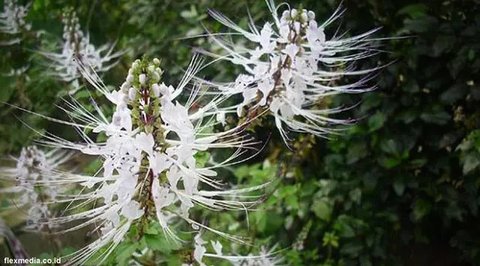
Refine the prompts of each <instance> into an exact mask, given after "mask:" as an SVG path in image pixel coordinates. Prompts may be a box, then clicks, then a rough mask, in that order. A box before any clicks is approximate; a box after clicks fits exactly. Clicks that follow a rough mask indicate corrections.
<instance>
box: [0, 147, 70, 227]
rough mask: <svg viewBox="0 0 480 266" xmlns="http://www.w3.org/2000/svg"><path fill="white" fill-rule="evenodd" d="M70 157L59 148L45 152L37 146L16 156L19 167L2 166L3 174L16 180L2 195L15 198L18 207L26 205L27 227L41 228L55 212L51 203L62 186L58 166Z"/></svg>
mask: <svg viewBox="0 0 480 266" xmlns="http://www.w3.org/2000/svg"><path fill="white" fill-rule="evenodd" d="M69 158H70V156H69V154H66V153H65V152H59V151H56V150H53V151H50V152H48V153H45V152H43V151H41V150H40V149H38V148H37V147H36V146H29V147H26V148H23V149H22V151H21V153H20V156H19V157H18V158H14V160H15V162H16V166H15V167H2V168H0V171H1V174H0V178H2V179H4V180H6V181H7V182H10V183H13V184H12V185H11V186H8V187H5V188H2V189H1V190H0V191H1V193H2V195H6V196H9V197H12V196H13V197H12V198H13V199H15V200H14V201H15V204H14V206H13V207H15V208H18V207H20V208H25V209H26V212H27V229H29V230H36V231H41V230H43V229H45V228H44V226H43V225H44V223H45V221H46V220H48V219H50V218H51V216H52V213H51V212H50V209H49V204H51V203H52V202H54V201H55V200H56V198H57V196H58V193H59V192H60V191H59V188H58V187H56V186H55V185H54V183H55V180H54V178H55V176H56V172H57V168H58V167H59V166H60V165H61V164H63V163H64V162H66V161H67V160H68V159H69Z"/></svg>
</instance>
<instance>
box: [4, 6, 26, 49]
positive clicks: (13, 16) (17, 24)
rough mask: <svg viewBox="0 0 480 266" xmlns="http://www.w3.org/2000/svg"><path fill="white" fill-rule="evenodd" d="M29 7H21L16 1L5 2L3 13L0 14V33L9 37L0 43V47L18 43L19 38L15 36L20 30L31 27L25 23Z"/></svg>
mask: <svg viewBox="0 0 480 266" xmlns="http://www.w3.org/2000/svg"><path fill="white" fill-rule="evenodd" d="M28 8H29V6H28V5H27V6H22V5H19V4H18V3H17V0H5V1H4V2H3V11H2V12H1V13H0V32H1V33H4V34H8V35H10V36H11V37H12V38H9V39H8V40H7V41H2V42H0V45H12V44H15V43H19V42H20V41H21V38H20V37H18V36H17V35H18V34H20V33H21V32H22V30H30V28H31V25H30V24H28V23H27V22H26V21H25V17H26V16H27V13H28Z"/></svg>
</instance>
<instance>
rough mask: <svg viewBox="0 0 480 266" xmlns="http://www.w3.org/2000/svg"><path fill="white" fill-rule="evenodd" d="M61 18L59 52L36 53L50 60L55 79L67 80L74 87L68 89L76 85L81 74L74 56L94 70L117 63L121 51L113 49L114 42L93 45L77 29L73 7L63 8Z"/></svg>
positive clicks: (78, 28)
mask: <svg viewBox="0 0 480 266" xmlns="http://www.w3.org/2000/svg"><path fill="white" fill-rule="evenodd" d="M62 22H63V24H64V28H63V42H62V44H61V47H62V48H61V49H62V50H61V52H60V53H55V52H40V53H41V54H42V55H43V56H45V57H46V58H47V59H48V60H49V61H50V62H48V64H47V66H49V67H51V68H52V71H50V72H49V74H50V75H52V76H54V77H56V78H58V79H59V80H62V81H66V82H70V83H71V84H72V85H73V87H74V89H73V90H72V91H71V93H74V92H76V90H77V89H78V88H79V83H78V79H79V78H80V77H81V73H80V71H79V69H78V68H77V66H78V62H75V60H78V61H80V63H81V64H83V65H86V66H89V67H90V68H92V69H93V70H94V71H96V72H105V71H108V70H109V69H111V68H112V67H114V66H115V65H116V64H117V63H118V58H119V57H120V56H121V55H122V54H123V53H124V52H123V51H120V52H113V48H114V45H110V44H105V45H102V46H100V48H95V46H93V45H92V44H91V43H90V37H89V35H88V34H84V33H83V32H82V31H81V30H80V24H79V21H78V17H77V16H76V14H75V12H74V11H70V12H65V14H64V15H63V19H62ZM127 81H128V79H127ZM129 82H131V81H129Z"/></svg>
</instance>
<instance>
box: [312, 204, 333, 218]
mask: <svg viewBox="0 0 480 266" xmlns="http://www.w3.org/2000/svg"><path fill="white" fill-rule="evenodd" d="M310 209H311V210H312V211H313V213H314V214H315V215H316V216H317V217H318V218H320V219H322V220H324V221H326V222H328V221H330V218H331V216H332V207H331V204H330V203H328V202H327V200H326V199H321V200H317V201H314V202H313V205H312V207H311V208H310Z"/></svg>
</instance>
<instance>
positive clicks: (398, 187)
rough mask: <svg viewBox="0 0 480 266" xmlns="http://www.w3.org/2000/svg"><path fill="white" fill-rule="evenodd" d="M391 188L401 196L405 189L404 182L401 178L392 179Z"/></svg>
mask: <svg viewBox="0 0 480 266" xmlns="http://www.w3.org/2000/svg"><path fill="white" fill-rule="evenodd" d="M393 189H394V190H395V193H396V194H397V195H398V196H402V195H403V192H404V191H405V182H403V180H399V179H396V180H395V181H393Z"/></svg>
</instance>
